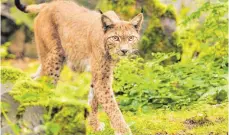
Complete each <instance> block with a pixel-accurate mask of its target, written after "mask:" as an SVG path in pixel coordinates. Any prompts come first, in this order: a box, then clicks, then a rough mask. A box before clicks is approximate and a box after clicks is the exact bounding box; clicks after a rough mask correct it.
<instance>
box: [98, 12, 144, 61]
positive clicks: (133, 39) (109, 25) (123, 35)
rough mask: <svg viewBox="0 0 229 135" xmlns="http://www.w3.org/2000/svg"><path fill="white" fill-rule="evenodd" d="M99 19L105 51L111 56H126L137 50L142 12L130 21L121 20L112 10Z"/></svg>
mask: <svg viewBox="0 0 229 135" xmlns="http://www.w3.org/2000/svg"><path fill="white" fill-rule="evenodd" d="M101 21H102V26H103V30H104V43H105V51H106V52H107V53H109V55H110V56H111V57H112V58H117V57H120V56H128V55H130V54H133V53H135V52H137V43H138V41H139V38H140V35H139V31H140V29H141V24H142V21H143V14H142V13H140V14H138V15H137V16H135V17H134V18H133V19H132V20H131V21H123V20H120V19H119V18H118V17H117V15H116V14H115V13H114V12H112V13H110V14H102V17H101Z"/></svg>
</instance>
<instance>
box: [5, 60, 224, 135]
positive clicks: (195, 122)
mask: <svg viewBox="0 0 229 135" xmlns="http://www.w3.org/2000/svg"><path fill="white" fill-rule="evenodd" d="M11 63H12V62H9V61H3V62H2V65H3V66H12V65H11ZM14 67H15V66H14ZM16 67H17V66H16ZM37 67H38V62H37V61H32V62H29V64H28V65H27V67H26V68H24V69H23V70H24V71H26V73H27V74H28V75H30V74H31V73H34V72H35V71H36V68H37ZM18 68H20V66H19V67H18ZM90 79H91V76H90V74H89V73H82V74H78V73H72V72H71V71H70V70H69V69H68V68H64V70H63V72H62V74H61V78H60V81H59V84H58V87H57V95H58V93H59V96H60V98H61V95H63V94H64V96H63V97H66V96H68V97H70V98H69V100H70V99H73V98H82V100H86V98H87V92H88V90H89V86H90ZM72 89H75V91H72ZM76 95H77V96H76ZM61 100H64V99H61ZM227 104H228V103H227V102H225V103H222V104H218V105H209V104H201V103H198V104H195V105H192V106H189V107H186V108H183V109H181V110H177V111H172V110H160V109H158V110H150V111H149V112H147V113H142V112H141V111H138V112H136V113H133V112H123V114H124V117H125V119H126V121H127V123H128V124H129V125H130V128H131V130H132V132H133V134H134V135H154V134H157V135H164V134H169V135H209V134H211V135H225V134H227V133H228V129H227V125H228V106H227ZM99 118H100V120H101V121H102V122H105V124H106V128H105V130H104V131H102V132H97V133H94V132H92V130H91V129H90V127H89V126H88V125H87V131H88V132H87V134H88V135H112V134H113V132H114V131H113V130H112V128H111V127H110V124H109V120H108V118H107V116H106V114H105V113H104V112H103V111H102V110H100V111H99Z"/></svg>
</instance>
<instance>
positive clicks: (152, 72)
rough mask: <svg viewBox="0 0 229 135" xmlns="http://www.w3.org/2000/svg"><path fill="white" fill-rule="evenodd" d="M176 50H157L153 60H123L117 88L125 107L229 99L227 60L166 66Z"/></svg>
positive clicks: (136, 108) (146, 107) (116, 78)
mask: <svg viewBox="0 0 229 135" xmlns="http://www.w3.org/2000/svg"><path fill="white" fill-rule="evenodd" d="M174 56H176V57H179V54H176V53H169V54H163V53H156V54H153V60H151V61H147V62H145V61H144V60H143V59H141V58H137V59H136V60H130V61H128V60H127V59H125V60H123V61H121V62H120V63H119V65H118V66H117V68H116V70H115V72H114V73H115V75H114V90H115V93H116V94H117V95H118V97H117V98H118V101H119V102H120V105H121V108H122V109H123V110H130V111H141V110H143V111H148V110H151V109H152V108H161V107H164V108H171V109H179V108H181V107H183V106H187V105H190V104H191V103H193V102H196V101H204V102H207V103H210V104H217V103H221V102H223V101H225V100H227V77H226V76H227V66H226V63H227V59H218V60H217V59H214V58H212V59H209V58H208V60H206V59H202V60H199V61H193V62H191V63H188V64H182V63H176V64H173V65H168V66H162V65H161V63H163V61H165V60H166V59H169V58H170V57H174Z"/></svg>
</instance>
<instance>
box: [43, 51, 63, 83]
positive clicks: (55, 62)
mask: <svg viewBox="0 0 229 135" xmlns="http://www.w3.org/2000/svg"><path fill="white" fill-rule="evenodd" d="M64 59H65V57H64V55H63V53H62V51H61V50H58V49H53V50H52V51H51V52H49V53H48V54H47V58H46V59H45V61H44V62H43V63H42V73H43V75H46V76H49V77H51V78H52V79H53V84H57V82H58V80H59V77H60V72H61V70H62V68H63V63H64Z"/></svg>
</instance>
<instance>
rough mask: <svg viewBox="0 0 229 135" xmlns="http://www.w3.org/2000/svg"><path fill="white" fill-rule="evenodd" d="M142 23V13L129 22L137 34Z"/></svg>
mask: <svg viewBox="0 0 229 135" xmlns="http://www.w3.org/2000/svg"><path fill="white" fill-rule="evenodd" d="M142 22H143V13H140V14H138V15H137V16H135V17H134V18H133V19H132V20H131V21H130V23H131V24H132V25H133V26H134V28H135V29H136V30H137V32H139V31H140V29H141V25H142Z"/></svg>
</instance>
